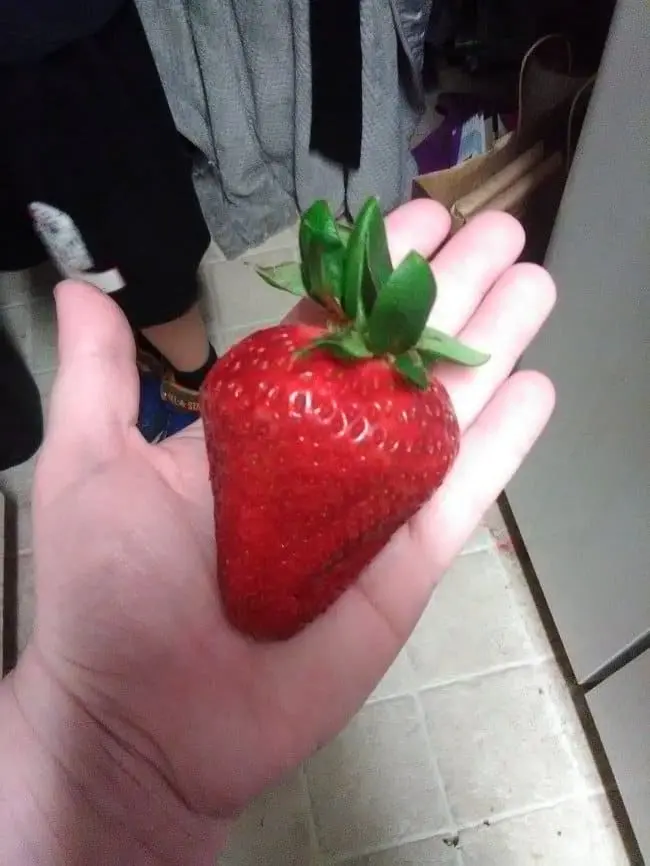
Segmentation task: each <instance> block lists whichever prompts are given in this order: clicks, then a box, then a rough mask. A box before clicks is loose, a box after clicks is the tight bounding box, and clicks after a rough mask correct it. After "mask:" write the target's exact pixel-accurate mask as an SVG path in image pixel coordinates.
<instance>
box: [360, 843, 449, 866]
mask: <svg viewBox="0 0 650 866" xmlns="http://www.w3.org/2000/svg"><path fill="white" fill-rule="evenodd" d="M456 841H457V840H456V838H455V837H451V836H444V837H441V836H437V837H435V838H432V839H424V840H423V841H421V842H410V843H408V844H406V845H400V846H399V848H389V849H388V850H384V851H378V852H376V853H374V854H368V855H366V856H364V857H355V858H354V859H352V860H345V861H343V862H344V863H345V866H463V863H462V860H461V859H460V856H461V855H460V851H459V850H458V846H457V844H456Z"/></svg>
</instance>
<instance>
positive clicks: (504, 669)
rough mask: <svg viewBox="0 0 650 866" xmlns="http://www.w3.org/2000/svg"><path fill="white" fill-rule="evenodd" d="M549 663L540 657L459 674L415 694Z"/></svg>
mask: <svg viewBox="0 0 650 866" xmlns="http://www.w3.org/2000/svg"><path fill="white" fill-rule="evenodd" d="M549 661H551V662H552V661H553V657H552V656H549V658H546V657H541V658H535V659H530V660H528V661H521V662H506V663H504V664H502V665H498V666H497V667H494V668H489V669H487V670H485V671H480V672H477V673H473V674H460V675H459V676H457V677H454V678H453V679H447V680H439V681H437V682H433V683H426V684H424V685H421V686H418V687H416V692H417V693H422V692H430V691H435V690H436V689H446V688H449V687H450V686H456V685H467V684H470V683H474V682H477V681H478V680H483V679H487V678H489V677H495V676H498V675H499V674H503V673H509V672H510V671H518V670H526V669H528V668H530V669H532V668H541V667H543V666H544V665H547V664H548V663H549Z"/></svg>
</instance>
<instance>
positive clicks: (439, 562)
mask: <svg viewBox="0 0 650 866" xmlns="http://www.w3.org/2000/svg"><path fill="white" fill-rule="evenodd" d="M553 405H554V391H553V386H552V385H551V383H550V382H549V381H548V379H546V378H545V377H544V376H542V375H540V374H539V373H534V372H525V373H517V374H516V375H515V376H513V377H512V378H511V379H509V380H508V381H507V382H506V384H505V385H503V386H502V387H501V388H500V389H499V391H498V392H497V394H496V395H495V396H494V398H493V399H492V401H491V402H490V403H489V404H488V406H487V407H486V408H485V410H484V411H483V412H482V414H481V415H480V417H479V418H478V419H477V421H476V423H475V424H474V425H473V426H472V427H471V428H470V429H469V431H468V432H467V434H466V435H465V437H464V438H463V444H462V447H461V452H460V454H459V456H458V459H457V461H456V463H455V464H454V467H453V469H452V470H451V472H450V474H449V476H448V478H447V480H446V481H445V484H444V485H443V487H442V488H441V489H440V490H439V491H438V493H437V494H436V495H435V497H434V498H433V499H432V500H431V502H430V503H429V504H428V505H427V506H425V508H424V509H423V510H422V511H421V512H420V514H419V515H418V516H417V517H416V518H415V519H414V520H413V521H411V523H410V524H409V525H408V526H405V527H403V528H402V530H400V532H398V533H397V534H396V535H395V537H394V538H393V540H392V541H391V543H390V544H389V545H388V547H387V548H386V549H385V550H384V551H383V553H382V554H381V555H380V556H379V557H378V558H377V560H375V562H374V563H373V565H372V566H371V567H370V568H369V569H368V570H367V571H366V572H365V573H364V574H363V575H362V576H361V578H360V580H359V583H358V584H357V585H356V586H355V587H354V588H353V589H351V590H349V591H348V592H347V593H345V595H344V596H343V597H342V598H341V599H339V601H338V602H337V603H336V604H335V605H334V606H333V607H332V608H331V609H330V610H329V611H328V613H327V614H325V615H324V616H322V617H320V619H318V620H316V622H315V623H314V624H313V625H312V626H311V627H310V628H309V629H307V630H305V631H304V632H302V633H301V634H300V635H298V636H297V637H296V638H295V639H294V640H293V641H288V642H287V643H285V644H283V645H281V646H279V647H278V648H277V650H276V652H278V653H279V654H280V655H282V656H283V658H282V665H283V667H282V678H283V681H284V682H285V683H292V684H295V683H300V684H301V691H300V706H299V707H296V708H295V711H296V712H298V710H300V712H301V713H304V711H305V707H307V708H309V707H312V706H313V707H315V708H316V709H315V715H314V719H313V722H312V723H313V728H312V730H313V731H318V730H321V729H322V728H323V722H322V707H323V706H325V705H328V703H329V697H328V696H329V695H331V694H334V693H336V694H337V707H336V710H337V712H330V713H329V714H328V727H327V730H322V733H323V737H324V738H325V737H328V736H329V735H331V733H333V732H334V731H337V730H339V729H340V727H341V725H342V724H343V723H344V722H345V721H346V720H347V718H348V717H349V715H350V713H352V712H354V711H355V710H356V708H357V706H358V703H359V699H360V698H361V697H362V696H363V695H365V694H368V692H369V691H370V690H371V689H372V688H373V687H374V685H375V683H376V682H377V680H378V679H379V677H380V676H381V675H382V674H383V672H384V671H385V670H386V669H387V668H388V666H389V665H390V663H391V662H392V660H393V659H394V657H395V656H396V655H397V653H398V652H399V650H400V649H401V647H402V645H403V643H404V642H405V641H406V639H407V637H408V635H409V634H410V633H411V631H412V630H413V628H414V627H415V624H416V623H417V621H418V619H419V618H420V616H421V614H422V612H423V610H424V607H425V606H426V604H427V602H428V600H429V597H430V595H431V592H432V590H433V588H434V586H435V584H436V583H437V582H438V581H439V579H440V578H441V576H442V574H443V573H444V572H445V571H446V569H447V568H448V567H449V565H450V564H451V562H452V561H453V559H454V558H455V557H456V556H457V555H458V554H459V553H460V551H461V550H462V548H463V546H464V545H465V544H466V542H467V540H468V539H469V537H470V536H471V534H472V532H473V531H474V529H475V528H476V526H477V525H478V523H479V522H480V520H481V518H482V516H483V514H484V513H485V512H486V510H487V509H488V507H489V506H490V505H491V504H492V503H493V502H494V500H495V499H496V498H497V496H498V495H499V493H500V492H501V491H502V490H503V488H504V487H505V486H506V484H507V483H508V482H509V480H510V479H511V478H512V476H513V475H514V473H515V472H516V471H517V469H518V468H519V467H520V465H521V463H522V461H523V460H524V458H525V457H526V455H527V454H528V452H529V451H530V449H531V448H532V446H533V445H534V443H535V441H536V440H537V438H538V437H539V435H540V434H541V432H542V431H543V429H544V427H545V425H546V423H547V422H548V419H549V417H550V415H551V412H552V410H553ZM350 659H354V660H355V663H354V665H350V663H349V662H350ZM276 685H277V687H278V688H280V689H281V690H282V689H283V688H284V687H283V684H282V682H278V683H277V684H276ZM294 702H295V700H294ZM291 704H292V697H291V693H290V692H287V695H286V706H287V711H288V713H291V712H293V710H294V708H293V707H292V706H291ZM319 710H320V711H321V716H320V717H319V715H318V712H319ZM307 711H308V712H309V709H308V710H307Z"/></svg>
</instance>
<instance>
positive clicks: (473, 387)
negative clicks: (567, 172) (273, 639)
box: [0, 201, 555, 866]
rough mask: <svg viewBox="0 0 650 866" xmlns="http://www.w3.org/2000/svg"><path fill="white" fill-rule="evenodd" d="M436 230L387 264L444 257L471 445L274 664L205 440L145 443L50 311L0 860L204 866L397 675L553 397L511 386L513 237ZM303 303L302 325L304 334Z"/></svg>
mask: <svg viewBox="0 0 650 866" xmlns="http://www.w3.org/2000/svg"><path fill="white" fill-rule="evenodd" d="M448 227H449V220H448V216H447V215H446V213H445V212H444V211H443V209H442V208H440V207H439V206H437V205H436V204H434V203H433V202H427V201H416V202H412V203H410V204H408V205H406V206H405V207H403V208H401V209H400V210H398V211H396V212H395V213H394V214H392V215H391V217H390V218H389V232H390V240H391V249H392V253H393V257H394V258H395V259H396V260H397V259H399V258H400V257H401V256H403V255H404V254H405V253H406V252H407V251H408V250H409V249H411V248H416V249H418V250H419V251H420V252H421V253H423V254H424V255H427V256H434V258H433V267H434V270H435V273H436V276H437V279H438V283H439V293H440V296H439V302H438V304H437V307H436V310H435V322H432V324H435V325H436V326H438V327H440V328H443V329H445V330H447V331H451V332H454V333H460V334H461V335H462V337H463V339H464V340H465V341H466V342H467V343H469V344H470V345H474V346H476V347H477V348H480V349H484V350H487V351H490V352H491V353H492V360H491V361H490V363H489V364H487V365H486V366H485V367H482V368H480V369H478V370H474V371H469V370H461V369H458V368H454V369H449V368H441V369H440V371H439V375H440V377H441V378H442V379H443V380H444V382H445V384H446V385H447V387H448V389H449V392H450V394H451V396H452V399H453V402H454V405H455V407H456V411H457V414H458V417H459V420H460V424H461V426H462V428H463V441H462V447H461V451H460V455H459V457H458V460H457V462H456V464H455V465H454V467H453V469H452V471H451V473H450V475H449V476H448V479H447V481H446V482H445V484H444V486H443V488H442V489H441V490H440V491H438V493H436V495H435V496H434V497H433V498H432V500H431V501H430V502H429V504H428V505H427V506H426V507H425V508H424V509H423V510H422V511H421V512H420V513H419V514H418V515H417V517H415V518H414V519H413V520H412V521H411V522H410V524H409V525H407V526H405V527H404V528H403V529H402V530H401V531H400V532H398V533H397V534H396V535H395V537H394V538H393V540H392V541H391V543H390V544H389V545H388V547H387V548H386V549H385V550H384V551H383V553H382V554H381V555H380V556H379V557H378V558H377V559H376V560H375V562H374V563H373V564H372V565H371V567H369V568H368V569H367V570H366V571H365V572H364V574H363V575H362V576H361V577H360V580H359V582H358V584H357V585H356V586H355V587H354V588H353V589H351V590H350V591H348V592H347V593H346V594H345V595H344V596H343V597H342V598H341V599H340V600H339V602H338V603H337V604H336V605H335V606H334V607H333V608H332V609H331V610H330V611H329V612H328V613H327V614H326V615H324V616H323V617H321V618H320V619H319V620H317V621H316V622H315V623H314V624H313V625H312V626H310V627H309V628H307V629H306V630H305V631H304V632H302V633H301V634H300V635H299V636H297V637H296V638H294V639H293V640H290V641H287V642H285V643H279V644H273V645H262V644H255V643H251V642H249V641H248V640H246V639H245V638H243V637H242V636H240V635H239V634H237V633H235V632H233V631H232V630H231V629H230V628H229V627H228V625H227V623H226V622H225V621H224V619H223V617H222V615H221V611H220V607H219V597H218V593H217V589H216V583H215V549H214V533H213V526H212V499H211V492H210V488H209V485H208V480H207V477H208V476H207V465H206V457H205V450H204V443H203V440H202V430H201V427H200V425H198V424H197V425H194V426H193V427H191V428H188V429H187V430H186V431H184V432H183V433H181V434H180V435H178V436H176V437H174V438H173V439H171V440H168V441H166V442H164V443H163V444H161V445H158V446H150V445H147V444H146V443H145V442H144V440H143V439H142V438H141V436H140V435H139V433H138V432H137V430H136V427H135V423H136V417H137V404H138V384H137V373H136V369H135V365H134V349H133V344H132V339H131V336H130V333H129V329H128V327H127V325H126V323H125V321H124V320H123V318H122V316H121V314H119V313H118V311H117V309H116V308H115V307H114V306H113V305H112V304H111V303H110V302H109V301H108V300H107V299H106V298H105V297H103V296H101V295H100V294H99V293H97V292H95V291H94V290H92V289H90V288H88V287H87V286H82V285H75V284H69V283H68V284H63V285H62V286H60V287H59V288H58V290H57V304H58V310H59V329H60V357H61V369H60V373H59V376H58V379H57V382H56V386H55V390H54V394H53V397H52V406H51V414H50V420H49V426H48V433H47V440H46V443H45V446H44V448H43V451H42V455H41V458H40V460H39V464H38V470H37V476H36V481H35V487H34V493H33V501H34V514H33V520H34V558H35V571H36V579H37V616H36V626H35V631H34V635H33V637H32V639H31V641H30V644H29V647H28V648H27V650H26V652H25V654H24V655H23V657H22V659H21V661H20V663H19V666H18V668H17V669H16V671H15V672H14V673H13V674H12V675H11V676H10V677H9V678H8V679H7V680H5V681H4V683H3V684H2V686H0V766H2V773H1V774H0V804H1V808H0V861H1V862H2V863H3V864H7V866H18V864H20V866H37V864H38V866H40V864H48V866H63V864H66V866H70V864H82V863H83V864H85V863H93V864H97V866H104V864H106V866H108V864H110V866H114V864H118V863H119V864H121V863H125V864H126V863H128V864H130V866H140V864H151V866H153V864H187V863H192V864H193V866H208V864H210V866H212V864H214V861H215V855H216V853H217V852H218V850H219V849H220V848H221V846H222V845H223V844H224V841H225V839H226V837H227V831H228V827H229V825H230V823H231V821H232V819H233V818H234V817H236V816H237V814H238V813H239V812H240V811H241V810H242V809H243V808H244V807H245V806H246V804H247V803H248V802H249V801H250V799H251V798H252V797H254V796H255V795H256V794H257V793H258V792H259V791H260V790H262V789H263V788H264V787H266V786H268V785H269V784H272V783H274V782H276V781H277V780H278V779H279V778H280V777H281V776H282V774H283V773H285V772H286V771H288V770H290V769H291V768H292V767H295V766H296V764H298V763H299V762H300V761H301V760H303V759H304V758H305V757H307V756H308V755H310V754H311V753H312V752H313V751H314V750H315V749H317V748H318V747H319V746H320V745H321V744H323V743H324V742H326V741H328V740H329V739H330V738H332V737H333V736H334V735H335V734H336V733H337V732H338V731H340V730H341V728H342V727H343V726H344V725H345V723H346V722H347V721H348V720H349V719H350V717H351V716H352V715H353V714H354V712H355V711H356V710H357V709H358V708H359V707H360V705H361V704H362V702H363V701H364V699H365V698H366V696H367V695H368V694H369V693H370V692H371V690H372V689H373V687H374V686H375V684H376V683H377V682H378V680H379V679H380V677H381V676H382V675H383V673H384V672H385V671H386V669H387V668H388V667H389V665H390V664H391V662H392V660H393V659H394V658H395V657H396V655H397V653H398V652H399V650H400V649H401V647H402V646H403V644H404V642H405V641H406V639H407V637H408V635H409V634H410V632H411V630H412V629H413V627H414V625H415V623H416V622H417V620H418V618H419V616H420V614H421V612H422V610H423V608H424V606H425V605H426V603H427V600H428V599H429V597H430V594H431V592H432V591H433V589H434V587H435V585H436V584H437V582H438V581H439V580H440V578H441V576H442V575H443V574H444V572H445V571H446V569H447V567H448V566H449V564H450V563H451V562H452V560H453V559H454V557H455V556H456V555H457V554H458V553H459V551H460V550H461V548H462V546H463V544H464V543H465V542H466V540H467V539H468V538H469V536H470V534H471V533H472V531H473V530H474V528H475V527H476V525H477V523H478V521H479V520H480V518H481V516H482V515H483V513H484V512H485V510H486V508H487V507H488V506H489V505H490V504H491V503H492V501H493V500H494V499H495V497H496V496H497V495H498V493H499V492H500V491H501V490H502V489H503V487H504V485H505V484H506V483H507V482H508V480H509V479H510V477H511V476H512V474H513V473H514V472H515V471H516V470H517V469H518V467H519V465H520V464H521V462H522V460H523V459H524V457H525V456H526V454H527V452H528V451H529V449H530V448H531V447H532V445H533V443H534V442H535V440H536V438H537V437H538V436H539V434H540V433H541V432H542V430H543V428H544V426H545V424H546V422H547V420H548V418H549V416H550V414H551V412H552V408H553V402H554V394H553V388H552V386H551V384H550V383H549V382H548V381H547V379H545V378H544V377H543V376H542V375H540V374H538V373H534V372H519V373H517V374H515V375H514V376H510V374H511V371H512V369H513V367H514V365H515V363H516V361H517V359H518V358H519V357H520V356H521V354H522V352H523V350H524V349H525V348H526V346H527V345H528V344H529V342H530V341H531V340H532V338H533V337H534V336H535V334H536V332H537V331H538V330H539V328H540V327H541V326H542V324H543V322H544V320H545V319H546V317H547V316H548V314H549V313H550V311H551V309H552V307H553V304H554V300H555V289H554V286H553V283H552V281H551V279H550V277H549V276H548V275H547V274H546V273H545V272H544V271H543V270H541V269H540V268H537V267H534V266H531V265H522V264H517V265H514V264H513V263H514V262H515V261H516V259H517V257H518V256H519V254H520V251H521V249H522V245H523V233H522V231H521V229H520V227H519V226H518V224H517V223H516V222H515V221H514V220H512V219H511V218H509V217H507V216H505V215H501V214H485V215H482V216H480V217H478V218H477V219H476V220H475V221H474V222H473V223H471V224H470V225H469V226H468V227H467V228H465V229H464V230H463V231H461V232H460V233H459V234H458V235H457V236H456V237H454V238H453V239H452V240H450V241H449V242H448V243H447V244H446V245H445V246H442V245H443V243H444V240H445V237H446V235H447V232H448ZM313 316H314V311H313V309H312V308H310V307H308V306H305V305H303V306H302V307H300V308H299V309H298V310H297V311H296V313H295V314H294V317H298V318H302V319H305V318H313Z"/></svg>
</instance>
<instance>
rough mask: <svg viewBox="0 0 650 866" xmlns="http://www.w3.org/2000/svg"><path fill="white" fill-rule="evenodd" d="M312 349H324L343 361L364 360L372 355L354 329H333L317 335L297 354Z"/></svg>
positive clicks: (306, 352) (305, 352)
mask: <svg viewBox="0 0 650 866" xmlns="http://www.w3.org/2000/svg"><path fill="white" fill-rule="evenodd" d="M314 349H325V350H327V351H328V352H330V353H331V354H332V355H335V356H336V357H337V358H341V359H342V360H345V361H354V360H364V359H367V358H372V357H373V355H372V352H371V351H370V350H369V349H368V347H367V346H366V344H365V343H364V342H363V338H362V337H361V335H360V334H359V333H358V331H354V330H345V331H333V332H332V333H330V334H326V335H325V336H324V337H319V338H318V339H317V340H314V341H313V342H311V343H309V345H308V346H305V348H304V349H301V350H300V351H299V354H301V355H302V354H308V353H309V352H312V351H313V350H314Z"/></svg>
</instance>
